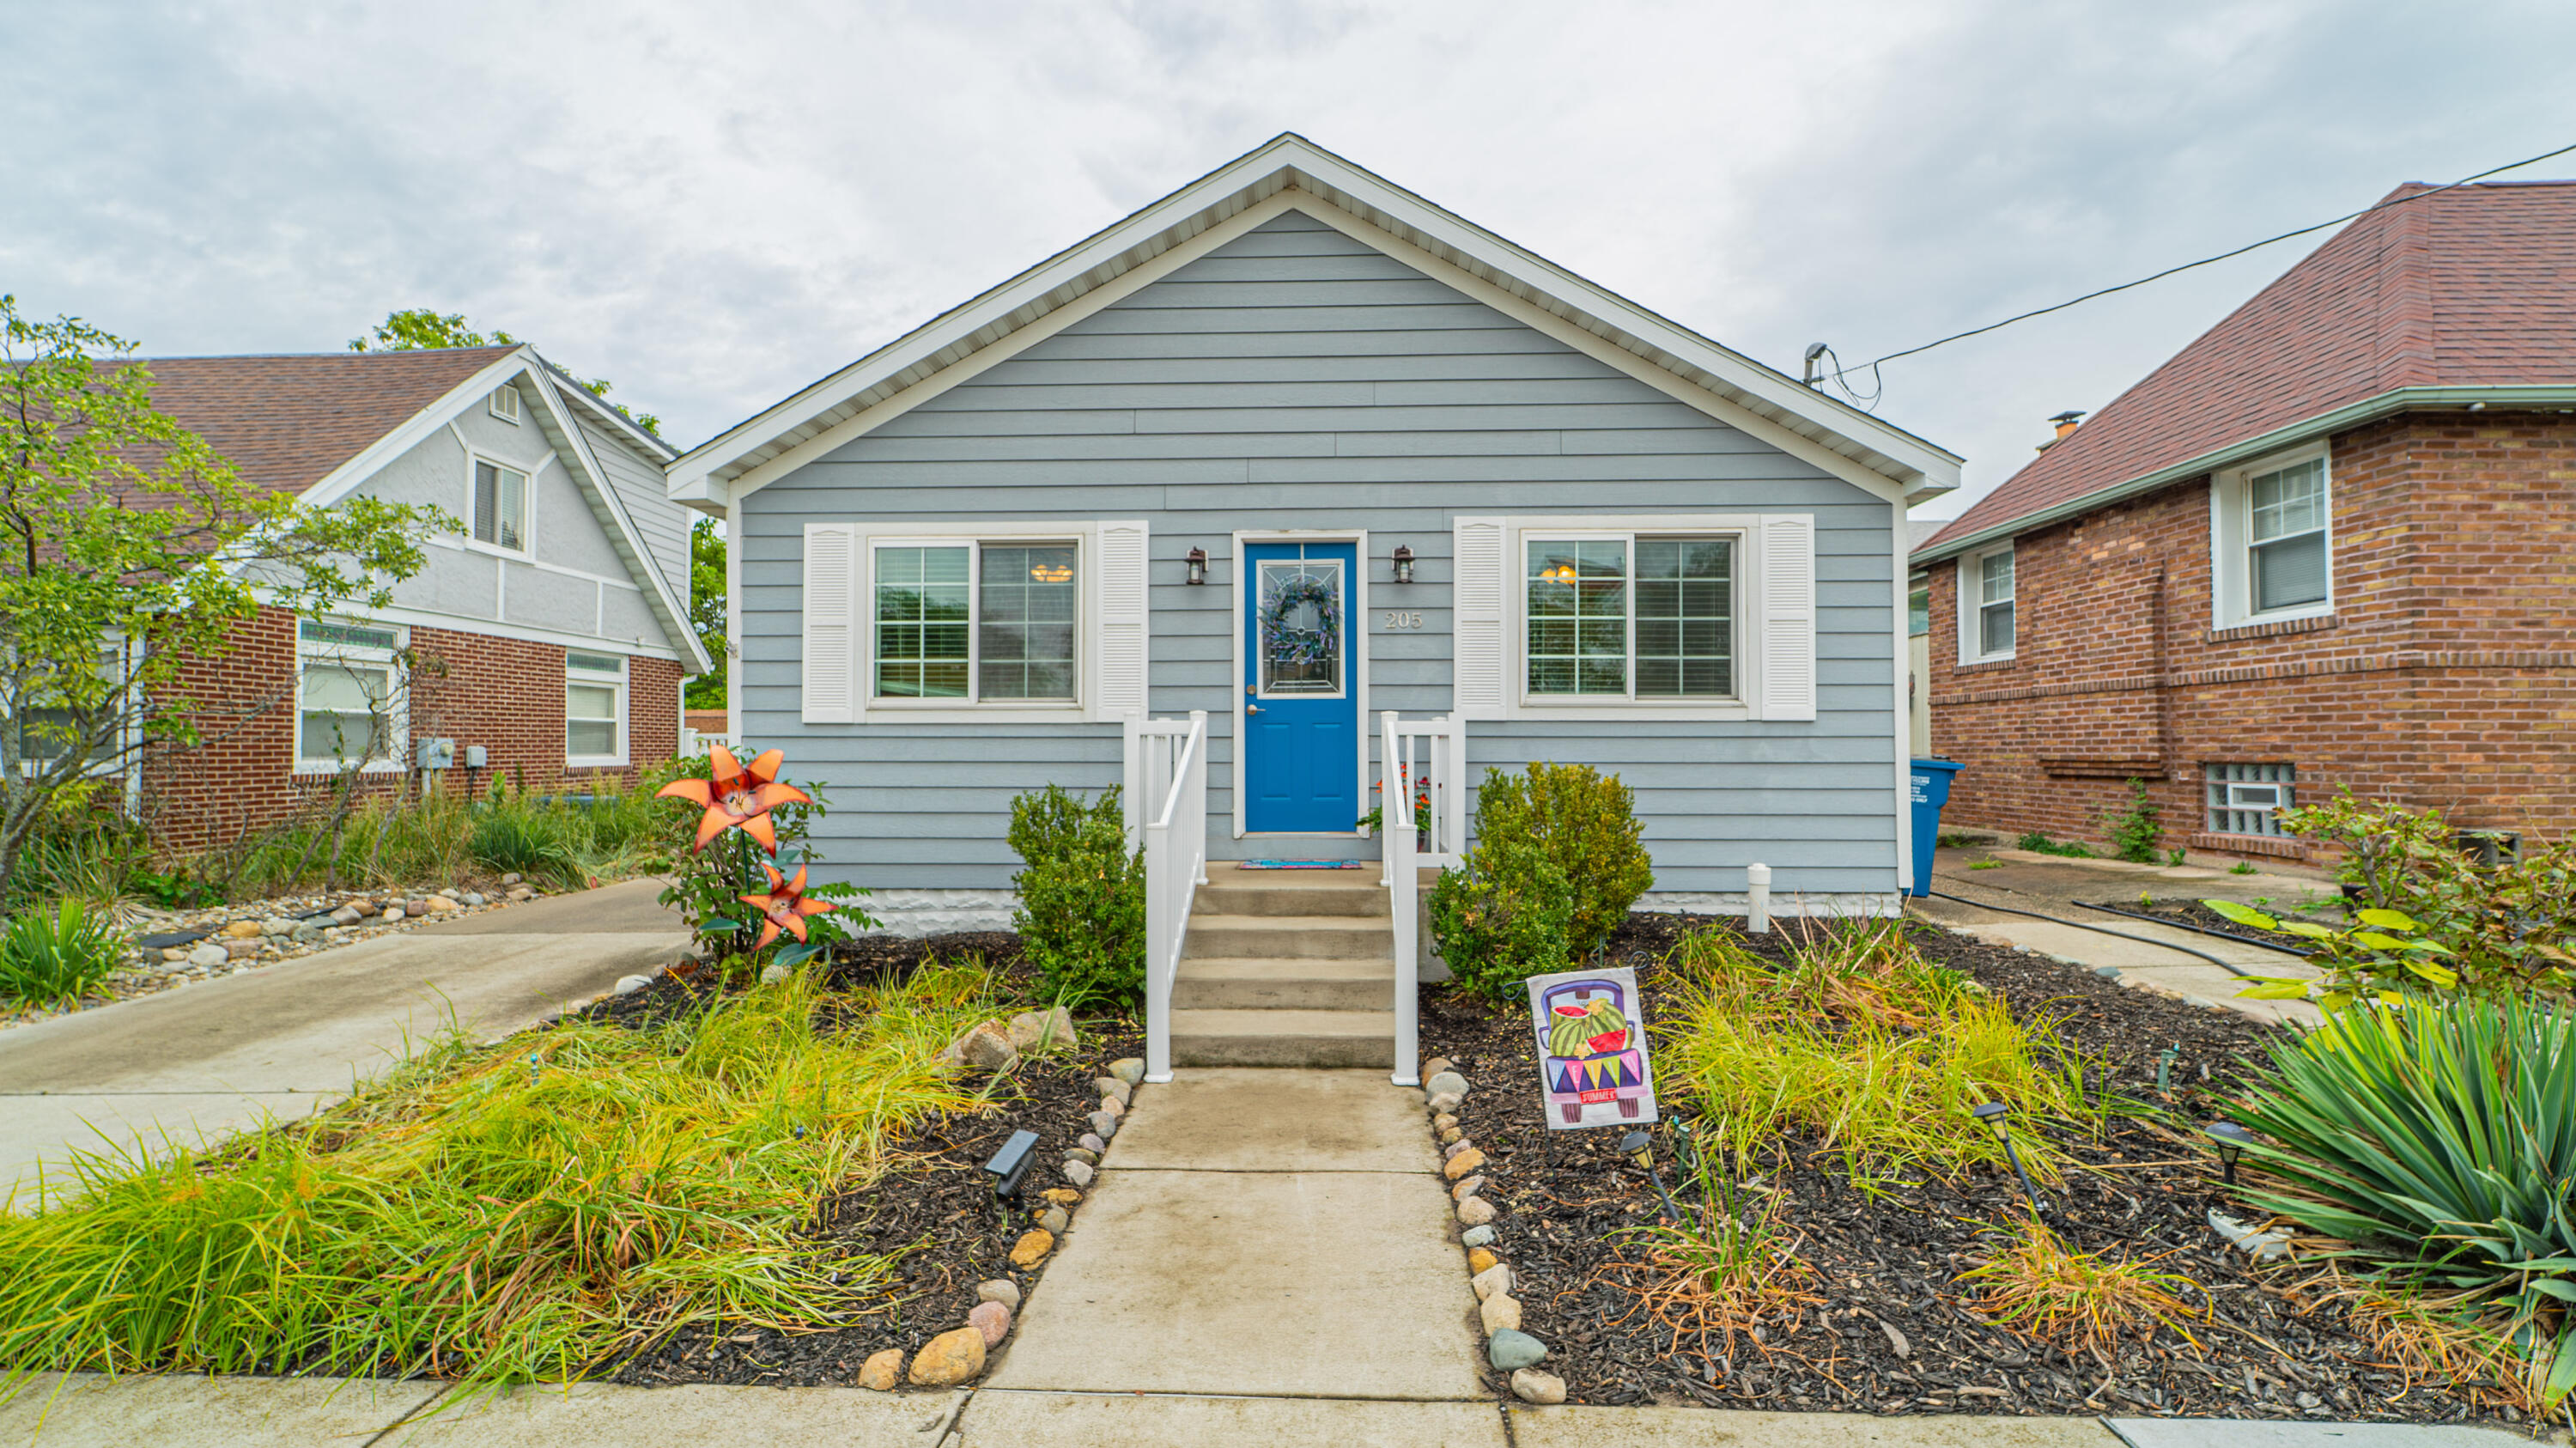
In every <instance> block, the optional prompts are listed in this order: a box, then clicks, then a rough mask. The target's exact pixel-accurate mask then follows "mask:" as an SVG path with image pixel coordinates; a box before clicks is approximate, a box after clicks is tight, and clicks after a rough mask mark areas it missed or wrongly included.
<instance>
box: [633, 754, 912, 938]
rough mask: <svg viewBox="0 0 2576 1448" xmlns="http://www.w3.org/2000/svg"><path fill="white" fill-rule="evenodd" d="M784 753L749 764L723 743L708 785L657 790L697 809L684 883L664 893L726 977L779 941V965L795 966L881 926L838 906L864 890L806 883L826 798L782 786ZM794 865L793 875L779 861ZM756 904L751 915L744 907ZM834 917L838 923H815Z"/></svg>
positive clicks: (686, 783)
mask: <svg viewBox="0 0 2576 1448" xmlns="http://www.w3.org/2000/svg"><path fill="white" fill-rule="evenodd" d="M785 759H786V753H785V751H783V750H777V749H772V750H770V751H768V752H767V753H765V754H762V755H760V756H758V757H757V758H754V759H753V760H752V761H751V762H750V763H749V764H743V763H741V762H739V761H737V760H736V759H735V758H734V756H733V753H732V751H730V750H728V749H726V748H724V747H723V746H721V745H718V746H716V747H715V748H712V749H710V750H709V751H708V752H707V774H706V777H705V778H703V779H695V778H692V779H675V780H673V781H671V782H670V783H669V784H666V785H664V786H662V788H661V789H660V790H658V791H657V792H656V793H657V794H658V795H659V796H661V797H663V798H666V799H677V800H685V801H687V802H688V803H690V804H693V805H696V806H698V808H699V809H700V811H701V813H700V814H699V816H698V825H697V838H696V840H695V841H694V842H693V843H692V844H691V845H690V846H689V849H688V851H687V853H685V854H683V855H682V856H680V858H679V860H678V862H677V863H678V870H677V874H678V878H677V879H676V880H674V881H673V882H672V884H671V886H670V888H668V889H666V890H664V891H663V892H662V903H663V904H665V905H674V906H677V907H678V908H679V910H680V912H681V914H682V915H683V916H684V917H685V918H686V919H687V920H688V921H689V928H690V930H691V932H692V933H694V934H695V935H696V936H697V937H698V938H699V939H700V940H701V941H703V942H705V943H706V945H707V947H708V952H709V954H710V955H711V956H712V957H713V958H714V959H715V960H716V961H717V962H718V965H719V968H720V969H722V970H724V971H725V972H726V973H727V974H728V975H730V974H733V973H735V972H738V971H743V970H747V969H749V968H750V967H751V966H753V965H754V964H756V963H757V957H758V956H759V954H760V952H762V951H764V950H767V949H769V948H770V947H771V946H772V945H774V944H776V943H777V941H778V938H779V937H780V936H781V935H788V936H792V937H794V939H795V942H796V943H795V944H793V945H789V946H786V947H784V948H782V949H780V950H779V952H778V955H777V959H776V961H775V963H776V964H779V965H789V966H792V965H796V964H799V963H801V962H803V961H806V960H810V959H812V958H813V957H815V956H817V955H820V954H822V953H823V952H824V951H826V950H828V949H830V948H831V945H832V942H833V941H835V940H838V939H841V938H842V937H843V936H844V934H845V933H846V932H847V931H848V930H850V929H862V930H864V929H867V928H869V927H872V926H874V925H875V924H876V923H877V922H876V921H875V920H873V919H871V918H870V917H869V916H868V915H867V913H866V912H864V911H861V910H858V909H855V908H850V907H845V906H843V905H840V904H836V903H834V902H835V901H838V900H847V899H850V898H853V897H855V896H858V895H862V894H865V893H866V892H865V891H862V890H860V889H858V888H857V887H855V886H852V885H847V884H837V883H836V884H828V885H814V886H810V887H809V886H808V885H807V884H806V873H807V869H808V866H809V865H810V862H811V861H812V859H813V852H812V851H811V850H810V849H807V848H806V846H805V832H806V827H807V825H808V824H809V823H810V822H811V821H812V820H813V819H814V818H815V817H817V816H820V815H821V814H822V813H823V803H822V801H820V800H818V799H816V798H815V797H814V796H813V795H811V794H808V793H806V792H805V791H804V790H801V789H798V788H796V787H795V786H794V785H789V784H781V783H779V782H778V769H779V765H780V764H781V763H783V762H784V761H785ZM782 864H793V865H795V866H796V874H795V877H794V878H793V879H790V878H789V877H788V875H787V873H786V872H785V871H784V870H782V869H781V868H779V867H780V865H782ZM746 905H748V906H750V907H751V909H750V910H749V911H745V910H743V909H742V907H743V906H746ZM827 913H836V914H837V916H838V918H837V919H835V920H818V919H816V918H815V917H817V916H820V915H824V914H827Z"/></svg>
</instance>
